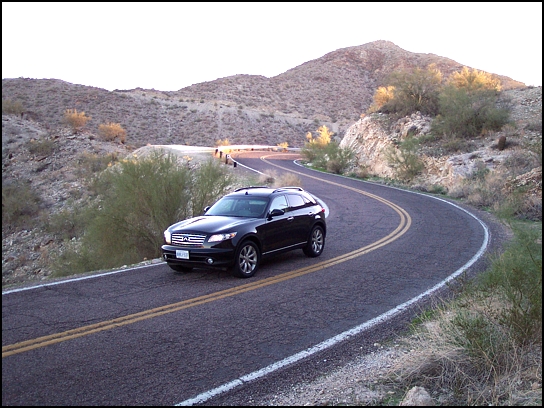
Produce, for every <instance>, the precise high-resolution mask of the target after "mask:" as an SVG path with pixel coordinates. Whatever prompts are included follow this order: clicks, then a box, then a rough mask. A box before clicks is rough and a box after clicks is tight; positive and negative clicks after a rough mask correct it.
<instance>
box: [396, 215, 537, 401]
mask: <svg viewBox="0 0 544 408" xmlns="http://www.w3.org/2000/svg"><path fill="white" fill-rule="evenodd" d="M513 229H514V233H515V239H514V240H513V241H512V243H511V244H510V245H509V246H507V247H506V248H505V251H504V252H503V253H502V254H498V255H495V256H494V257H492V259H491V266H490V267H489V268H488V270H487V271H485V272H484V273H483V274H482V275H480V277H479V278H478V279H476V280H475V281H466V282H465V286H464V288H463V291H462V292H461V293H460V295H459V296H458V297H456V298H455V299H454V300H452V301H450V302H447V303H446V302H444V303H442V304H440V305H439V306H438V307H436V308H434V309H433V312H432V315H431V316H430V317H428V318H427V317H425V316H424V317H423V318H422V319H420V320H421V322H422V324H420V325H419V326H418V327H417V328H416V330H415V331H414V334H413V335H412V336H410V337H408V338H406V340H405V341H406V346H407V347H408V348H409V350H410V353H406V354H404V355H403V356H401V357H400V359H398V360H397V362H396V366H395V367H394V368H393V374H394V380H395V381H397V382H398V383H399V384H400V385H402V386H403V387H410V386H412V385H414V384H417V385H422V386H426V387H427V388H428V389H429V388H430V389H433V390H440V391H441V392H442V391H443V390H444V389H447V390H449V391H450V393H448V395H447V396H446V395H445V394H443V395H444V397H445V398H446V399H444V400H443V402H442V404H441V405H458V406H459V405H460V406H463V405H494V406H497V405H503V406H504V405H510V406H515V405H535V404H534V403H535V402H536V405H538V404H539V402H541V399H542V392H541V390H540V392H539V389H536V390H535V389H534V388H533V387H532V386H533V384H534V383H535V382H538V381H539V380H538V378H541V363H539V360H540V359H541V345H542V245H541V244H540V242H541V239H542V229H541V227H540V228H533V226H528V225H521V226H520V225H519V224H518V225H517V226H513ZM539 371H540V373H539ZM522 401H523V402H522Z"/></svg>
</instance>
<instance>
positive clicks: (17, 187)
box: [2, 179, 41, 228]
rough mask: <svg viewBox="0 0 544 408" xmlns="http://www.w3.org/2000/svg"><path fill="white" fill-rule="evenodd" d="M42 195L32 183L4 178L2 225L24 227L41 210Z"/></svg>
mask: <svg viewBox="0 0 544 408" xmlns="http://www.w3.org/2000/svg"><path fill="white" fill-rule="evenodd" d="M40 202H41V199H40V196H39V195H38V193H37V192H36V191H35V190H34V188H32V186H31V185H30V183H24V182H21V181H20V180H13V181H10V182H7V181H6V182H5V181H4V179H2V226H3V227H8V228H9V227H15V228H17V227H22V226H26V225H27V224H29V223H31V222H32V218H33V217H34V216H36V215H37V214H38V213H39V211H40Z"/></svg>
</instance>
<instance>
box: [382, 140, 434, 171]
mask: <svg viewBox="0 0 544 408" xmlns="http://www.w3.org/2000/svg"><path fill="white" fill-rule="evenodd" d="M418 146H419V142H418V140H417V139H416V138H415V137H407V138H406V139H404V140H403V141H402V142H401V143H400V144H399V145H398V146H396V147H395V146H389V147H388V148H387V149H386V150H385V152H384V154H385V159H386V160H387V164H388V165H389V166H390V167H391V168H392V169H393V172H394V174H395V177H397V178H398V179H400V180H403V181H410V180H412V179H413V178H414V177H415V176H417V175H418V174H419V173H420V172H421V171H422V170H423V169H424V167H425V166H424V164H423V162H422V161H421V159H420V157H419V155H418V152H417V150H418Z"/></svg>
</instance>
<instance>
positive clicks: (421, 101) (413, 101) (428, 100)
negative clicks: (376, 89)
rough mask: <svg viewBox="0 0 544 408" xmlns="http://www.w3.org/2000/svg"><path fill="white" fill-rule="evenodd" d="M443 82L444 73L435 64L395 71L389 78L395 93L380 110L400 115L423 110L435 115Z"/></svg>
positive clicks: (389, 84)
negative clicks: (422, 67)
mask: <svg viewBox="0 0 544 408" xmlns="http://www.w3.org/2000/svg"><path fill="white" fill-rule="evenodd" d="M441 84H442V73H441V72H440V71H439V70H438V69H437V68H436V66H435V65H434V64H431V65H429V66H428V67H427V68H426V69H421V68H415V69H413V70H405V71H395V72H393V73H392V74H391V75H390V77H389V79H388V86H391V87H393V88H394V94H393V97H392V98H391V99H389V100H388V101H387V102H386V103H385V104H384V105H382V106H381V108H380V111H382V112H385V113H397V114H399V115H400V116H406V115H410V114H412V113H414V112H421V113H422V114H424V115H435V114H436V113H437V112H438V95H439V92H440V89H441Z"/></svg>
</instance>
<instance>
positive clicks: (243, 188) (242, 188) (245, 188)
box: [234, 186, 268, 192]
mask: <svg viewBox="0 0 544 408" xmlns="http://www.w3.org/2000/svg"><path fill="white" fill-rule="evenodd" d="M250 188H268V187H266V186H247V187H240V188H237V189H236V190H234V191H235V192H236V191H242V190H249V189H250Z"/></svg>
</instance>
